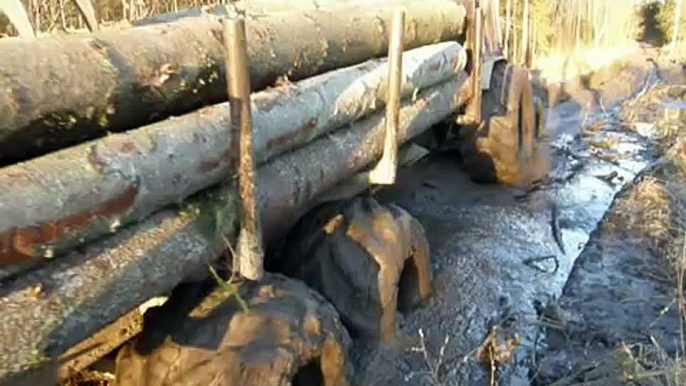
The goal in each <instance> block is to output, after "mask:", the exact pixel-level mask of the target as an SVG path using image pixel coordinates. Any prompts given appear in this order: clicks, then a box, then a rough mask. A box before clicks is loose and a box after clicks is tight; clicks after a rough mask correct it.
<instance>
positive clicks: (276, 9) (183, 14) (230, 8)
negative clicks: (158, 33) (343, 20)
mask: <svg viewBox="0 0 686 386" xmlns="http://www.w3.org/2000/svg"><path fill="white" fill-rule="evenodd" d="M382 1H383V2H384V4H386V3H389V2H391V1H392V0H390V1H389V0H382ZM351 3H356V4H371V3H375V4H379V0H289V1H287V2H285V1H278V0H246V1H235V2H231V3H228V4H219V5H215V6H201V7H193V8H186V9H184V10H181V11H178V12H167V13H163V14H160V15H155V16H150V17H146V18H143V19H140V20H137V21H134V22H133V23H132V24H133V25H134V26H143V25H152V24H161V23H173V22H175V21H179V20H181V19H184V18H187V17H200V16H204V15H212V16H219V17H225V16H231V15H233V14H234V13H237V12H240V13H245V14H247V15H249V16H251V17H264V16H269V15H273V14H275V13H281V12H284V13H290V12H303V11H312V10H318V9H326V8H331V7H340V6H346V5H349V4H351Z"/></svg>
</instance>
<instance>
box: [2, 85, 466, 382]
mask: <svg viewBox="0 0 686 386" xmlns="http://www.w3.org/2000/svg"><path fill="white" fill-rule="evenodd" d="M465 79H466V75H459V76H458V77H456V78H454V79H453V80H450V81H448V82H446V83H444V84H441V85H439V86H435V87H432V88H431V89H427V90H426V91H424V92H422V93H420V94H419V95H417V99H416V100H414V101H406V102H405V103H404V104H403V106H402V108H401V111H400V125H399V127H398V135H399V138H400V141H402V142H405V141H407V140H408V139H410V138H412V137H414V136H416V135H418V134H419V133H421V132H423V131H425V130H427V129H428V128H429V127H431V126H432V125H434V124H436V123H438V122H439V121H441V120H443V119H445V118H446V117H448V116H449V115H450V114H451V113H452V112H453V111H454V110H455V109H456V108H458V107H459V106H460V105H461V104H462V103H464V100H465V99H466V97H467V95H468V87H464V84H465ZM383 142H384V118H383V113H378V114H375V115H373V116H371V117H369V118H367V119H365V120H362V121H359V122H357V123H355V124H354V125H352V126H351V127H350V128H348V129H345V130H339V131H336V132H334V133H332V134H331V135H329V136H325V137H322V138H319V139H317V140H315V141H313V142H312V143H310V144H308V145H307V146H306V147H303V148H300V149H298V150H296V151H294V152H290V153H288V154H285V155H282V156H280V157H277V158H275V159H274V160H272V161H271V162H269V163H267V164H265V165H262V166H261V167H260V168H259V170H258V190H259V192H258V197H259V205H260V214H261V222H262V225H263V230H264V234H265V236H267V241H269V239H273V238H276V237H278V236H280V234H283V232H284V231H286V230H287V228H288V227H289V226H290V225H291V221H293V220H296V219H297V218H298V217H299V216H300V215H302V214H303V213H304V211H305V210H307V209H308V207H309V206H310V205H312V204H313V203H315V202H316V198H317V197H318V196H320V195H321V194H323V193H324V192H326V191H327V190H329V189H331V188H333V187H334V186H336V184H337V183H340V182H341V181H343V180H346V179H348V178H350V177H352V176H353V175H355V174H356V173H357V172H359V171H360V170H363V169H364V168H366V167H368V166H369V165H371V164H372V163H373V162H375V161H376V160H377V159H378V158H379V157H380V156H381V153H382V149H383ZM233 197H234V190H233V188H226V189H225V190H222V191H214V193H213V192H205V193H203V194H202V195H201V196H199V197H198V198H197V199H195V200H193V201H190V202H189V203H188V204H187V205H185V206H184V207H183V208H182V209H179V210H174V209H166V210H162V211H160V212H157V213H156V214H154V215H152V216H151V217H149V218H148V219H146V220H145V221H143V222H141V223H138V224H135V225H132V226H129V227H127V228H124V229H122V230H121V231H120V232H118V233H117V234H115V235H113V236H111V237H108V238H105V239H103V240H101V241H98V242H95V243H93V244H91V245H88V246H86V247H84V248H82V249H80V250H74V251H73V252H72V253H71V254H70V255H69V256H66V257H65V258H63V259H59V260H57V261H54V262H52V263H51V264H46V265H45V266H43V267H41V268H40V269H36V270H33V271H31V272H27V273H26V274H25V275H22V276H21V277H19V278H17V279H15V280H5V281H4V282H0V309H2V310H3V312H2V313H0V342H6V343H4V344H2V345H0V384H1V383H4V382H6V381H8V382H12V384H26V385H33V384H38V382H39V381H40V380H41V379H42V380H45V379H50V377H55V372H56V370H55V369H56V364H55V362H54V361H53V360H52V359H50V358H57V357H59V355H61V354H62V353H64V352H65V351H66V350H68V349H69V348H70V347H72V346H73V345H75V344H77V343H79V342H80V341H82V340H84V339H86V338H88V337H89V336H90V335H91V334H93V333H94V332H96V331H98V330H99V329H101V328H102V327H103V326H105V325H107V324H109V323H112V322H113V321H115V320H116V319H117V318H119V317H121V316H123V315H124V314H126V313H127V312H128V311H130V310H131V309H133V308H134V307H136V306H137V305H138V304H140V303H142V302H144V301H145V300H147V299H149V298H151V297H153V296H157V295H160V294H163V293H166V292H167V291H169V290H171V289H172V288H173V287H174V286H175V285H176V284H178V283H179V282H181V281H183V280H184V279H186V278H188V276H189V275H191V274H193V273H198V272H202V270H203V269H206V265H207V264H209V263H211V262H213V261H215V260H216V258H217V257H218V256H219V255H220V254H221V253H222V251H223V250H224V249H225V243H224V242H223V241H222V239H223V238H222V237H220V236H221V235H222V234H223V235H225V236H226V237H227V238H229V239H230V240H232V239H233V237H234V234H235V214H234V213H235V208H234V202H235V200H234V199H233ZM41 369H42V371H40V370H41ZM31 370H35V371H31Z"/></svg>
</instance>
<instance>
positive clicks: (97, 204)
mask: <svg viewBox="0 0 686 386" xmlns="http://www.w3.org/2000/svg"><path fill="white" fill-rule="evenodd" d="M465 64H466V54H465V51H464V49H463V48H462V46H461V45H460V44H458V43H454V42H445V43H439V44H434V45H430V46H424V47H420V48H417V49H414V50H410V51H407V52H406V53H405V54H404V55H403V64H402V69H403V73H402V77H403V78H404V79H405V81H404V82H403V85H402V89H401V96H402V97H405V98H410V97H411V96H412V95H413V94H414V93H415V92H416V91H417V90H421V89H426V88H427V87H431V86H435V85H437V84H440V83H442V82H445V81H446V80H448V79H450V78H453V77H455V76H457V75H458V74H459V73H460V71H462V69H463V68H464V66H465ZM387 80H388V63H387V61H386V60H385V59H380V60H371V61H368V62H366V63H363V64H360V65H357V66H353V67H348V68H344V69H339V70H336V71H332V72H329V73H326V74H323V75H319V76H316V77H313V78H309V79H306V80H303V81H301V82H298V83H295V84H290V85H285V86H282V87H278V88H274V89H271V90H267V91H262V92H258V93H255V94H253V96H252V115H253V127H254V131H255V134H254V135H255V138H254V152H255V160H256V162H257V163H258V164H259V163H261V162H265V161H268V160H270V159H273V158H274V157H276V156H277V155H279V154H282V153H284V152H287V151H289V150H292V149H294V148H296V147H299V146H302V145H304V144H305V143H307V142H309V141H312V140H313V139H315V138H317V137H319V136H321V135H324V134H326V133H328V132H330V131H332V130H334V129H336V128H340V127H341V126H344V125H346V124H349V123H350V122H353V121H355V120H357V119H359V118H361V117H364V116H367V115H369V114H370V113H372V112H373V111H375V110H378V109H381V108H383V105H384V100H385V98H386V88H387ZM230 121H231V119H230V109H229V105H228V102H226V103H222V104H219V105H215V106H211V107H207V108H204V109H201V110H200V111H198V112H195V113H190V114H187V115H184V116H181V117H177V118H171V119H168V120H166V121H162V122H158V123H156V124H153V125H149V126H146V127H143V128H140V129H138V130H132V131H128V132H125V133H120V134H116V135H111V136H108V137H105V138H102V139H99V140H95V141H93V142H89V143H84V144H82V145H79V146H75V147H72V148H68V149H64V150H62V151H58V152H55V153H51V154H48V155H46V156H43V157H40V158H37V159H34V160H31V161H28V162H25V163H20V164H17V165H13V166H8V167H6V168H3V169H0V186H3V187H7V189H0V279H1V278H2V277H6V276H8V275H10V274H11V273H13V272H15V271H16V269H19V268H16V269H12V270H9V269H7V268H8V266H9V265H10V264H17V263H22V262H28V264H30V263H31V262H32V261H34V262H35V261H36V260H41V259H42V258H43V257H55V256H60V255H62V254H63V253H65V252H67V251H69V250H70V249H71V248H73V247H75V246H76V245H79V244H84V243H86V242H88V241H91V240H94V239H95V238H98V237H101V236H103V235H106V234H108V233H110V232H111V231H116V229H117V228H119V227H121V226H123V225H126V224H129V223H131V222H134V221H139V220H141V219H143V218H145V217H147V216H148V215H150V214H152V213H153V212H155V211H157V210H159V209H161V208H162V207H164V206H166V205H169V204H173V203H175V202H179V201H181V200H183V199H185V198H187V197H188V196H189V195H191V194H193V193H195V192H198V191H200V190H202V189H204V188H207V187H209V186H211V185H214V184H217V183H219V182H220V180H221V179H222V178H225V176H227V175H230V174H232V173H233V172H232V170H234V168H235V165H234V162H232V160H233V158H234V156H235V154H233V153H232V151H233V149H234V144H233V143H232V142H231V133H230V126H231V125H230ZM25 266H26V265H24V266H23V267H25Z"/></svg>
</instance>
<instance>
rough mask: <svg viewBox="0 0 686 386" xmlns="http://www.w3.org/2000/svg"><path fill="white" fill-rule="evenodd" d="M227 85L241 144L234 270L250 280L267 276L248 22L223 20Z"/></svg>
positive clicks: (235, 131) (235, 135) (235, 134)
mask: <svg viewBox="0 0 686 386" xmlns="http://www.w3.org/2000/svg"><path fill="white" fill-rule="evenodd" d="M223 24H224V47H225V50H226V51H225V52H226V78H227V79H226V83H227V89H228V93H229V105H230V109H231V125H232V131H231V132H232V134H233V139H232V141H231V143H232V144H234V145H236V144H238V152H237V154H238V162H237V165H238V197H239V201H240V203H239V205H240V209H239V213H240V215H239V221H240V231H239V234H238V240H237V241H236V248H235V253H236V255H235V256H233V258H234V269H235V268H238V273H240V274H241V275H242V276H243V277H245V278H246V279H249V280H259V279H261V278H262V276H263V274H264V268H263V255H264V252H263V249H262V232H261V227H260V223H259V217H258V215H257V200H256V194H257V189H256V187H255V161H254V159H253V154H252V148H253V146H252V115H251V109H250V76H249V73H248V63H247V62H248V54H247V42H246V34H245V19H244V18H243V17H240V16H239V17H238V18H235V19H224V22H223Z"/></svg>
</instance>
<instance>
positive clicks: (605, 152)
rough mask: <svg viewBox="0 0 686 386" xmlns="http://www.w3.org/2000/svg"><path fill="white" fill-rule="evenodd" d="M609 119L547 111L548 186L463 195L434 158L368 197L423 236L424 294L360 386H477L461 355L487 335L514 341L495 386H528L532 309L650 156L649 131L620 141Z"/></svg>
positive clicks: (615, 112)
mask: <svg viewBox="0 0 686 386" xmlns="http://www.w3.org/2000/svg"><path fill="white" fill-rule="evenodd" d="M620 109H621V104H620V103H616V104H615V105H612V106H607V105H606V106H602V107H600V106H599V107H598V108H596V109H593V111H592V112H591V113H589V112H588V110H587V109H586V108H584V107H583V106H580V105H579V104H577V103H575V102H574V101H568V102H565V103H562V104H560V105H558V106H557V107H555V108H554V109H551V110H549V111H548V112H547V114H548V121H547V123H548V127H547V132H548V135H549V137H550V139H551V151H552V158H553V165H554V167H553V170H552V171H551V173H550V177H551V178H550V183H549V184H546V185H544V186H542V187H541V188H540V189H539V190H536V191H534V192H530V193H528V194H526V193H525V192H522V191H517V190H513V189H506V188H503V187H497V186H485V185H477V184H474V183H472V182H471V181H469V179H468V178H467V177H466V176H465V175H464V174H463V173H462V172H461V171H459V162H458V161H457V160H456V159H455V158H454V157H452V156H450V155H445V154H443V155H438V156H434V157H431V158H428V159H425V160H423V161H422V162H420V163H418V164H416V165H414V166H412V167H410V168H408V169H407V170H403V171H402V172H401V173H400V176H399V178H400V181H399V183H398V185H397V187H395V188H393V189H390V190H388V191H384V192H382V193H381V194H380V198H381V199H384V200H391V201H394V202H396V203H398V204H400V205H402V206H403V207H405V208H407V209H408V210H409V211H410V212H411V213H413V214H414V215H415V216H416V217H417V218H418V219H419V220H420V222H422V224H423V225H424V227H425V230H426V232H427V236H428V238H429V241H430V244H431V247H432V259H433V265H434V272H435V276H434V285H435V292H436V293H435V296H434V298H433V299H432V302H431V303H430V304H429V305H428V306H426V307H425V308H423V309H420V310H417V311H415V312H414V313H411V314H409V315H407V316H406V318H405V320H404V324H403V331H404V333H405V334H406V335H408V336H410V337H411V338H413V339H414V342H415V343H414V344H415V347H414V348H412V349H410V350H408V351H407V352H406V353H405V354H404V355H401V356H398V357H394V358H389V355H390V356H392V355H394V354H389V353H388V352H380V351H377V352H373V353H371V354H370V355H369V356H368V357H367V359H366V360H365V364H364V366H363V374H364V375H363V378H364V383H365V384H370V385H371V384H382V385H383V384H391V383H393V384H408V385H424V384H426V385H436V384H442V385H464V384H469V385H487V384H489V378H490V376H489V374H488V371H484V367H482V366H481V365H480V364H479V363H477V361H476V359H475V357H474V355H473V354H474V352H475V350H476V349H477V348H478V347H479V345H480V344H481V343H482V342H483V341H484V339H485V338H486V336H487V333H488V331H489V329H490V328H491V327H492V326H499V328H500V331H501V332H500V333H501V334H502V335H503V336H502V339H507V338H508V337H510V338H511V337H513V336H515V335H518V337H519V339H520V341H521V343H520V344H519V346H518V348H517V350H516V352H515V356H514V360H513V362H511V363H514V364H515V366H507V367H505V368H503V369H502V372H501V374H499V376H498V378H499V379H500V381H499V383H498V384H501V385H528V384H529V374H528V372H529V369H530V368H532V367H534V366H533V363H532V362H533V361H534V360H535V358H534V355H533V354H532V353H533V352H534V351H535V350H534V348H535V346H536V345H537V344H538V343H537V342H538V333H539V328H538V326H537V314H536V307H534V304H535V303H536V302H540V303H541V304H546V303H547V302H549V301H550V300H551V299H554V298H557V297H558V296H559V295H560V293H561V290H562V288H563V286H564V285H565V282H566V281H567V278H568V276H569V273H570V271H571V269H572V266H573V264H574V261H575V259H576V258H577V257H578V256H579V254H580V252H581V251H582V250H583V248H584V246H585V244H586V242H587V241H588V240H589V235H590V233H591V232H592V231H593V230H594V229H595V228H596V226H597V225H598V222H599V221H600V220H601V218H602V217H603V215H604V213H605V212H606V211H607V210H608V208H609V206H610V204H611V203H612V200H613V198H614V197H615V195H616V193H617V192H618V191H619V190H620V189H621V188H622V187H623V186H624V185H625V184H627V183H628V182H630V181H631V180H632V179H633V178H634V176H636V175H637V173H639V172H640V171H641V170H642V169H643V168H645V167H646V166H647V165H648V164H649V163H650V162H651V161H653V160H654V159H655V158H656V157H657V152H656V151H655V149H653V148H652V147H651V144H650V143H651V138H650V134H651V131H650V125H649V124H646V125H644V130H642V131H641V130H635V129H632V130H628V129H627V128H626V127H625V126H624V125H623V124H622V121H621V119H620V114H619V112H620ZM638 126H640V125H638ZM641 134H643V135H641ZM420 330H421V332H420ZM422 335H423V336H424V339H422V338H421V336H422ZM422 341H423V343H422ZM383 363H385V364H386V366H387V364H388V363H391V364H392V366H393V367H394V368H395V370H396V371H389V370H388V369H387V368H386V366H382V364H383Z"/></svg>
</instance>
